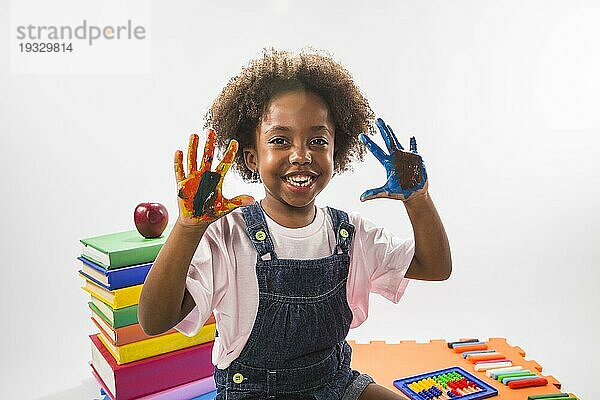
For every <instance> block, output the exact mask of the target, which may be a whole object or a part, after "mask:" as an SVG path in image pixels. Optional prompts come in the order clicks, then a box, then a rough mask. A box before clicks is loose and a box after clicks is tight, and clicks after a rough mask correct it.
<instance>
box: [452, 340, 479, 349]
mask: <svg viewBox="0 0 600 400" xmlns="http://www.w3.org/2000/svg"><path fill="white" fill-rule="evenodd" d="M473 342H479V339H466V340H460V341H458V342H450V343H448V348H449V349H451V348H452V346H453V345H455V344H457V343H473Z"/></svg>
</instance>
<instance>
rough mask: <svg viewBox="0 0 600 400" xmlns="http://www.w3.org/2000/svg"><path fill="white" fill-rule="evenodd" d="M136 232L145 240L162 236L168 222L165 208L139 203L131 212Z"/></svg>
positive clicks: (153, 204) (158, 205)
mask: <svg viewBox="0 0 600 400" xmlns="http://www.w3.org/2000/svg"><path fill="white" fill-rule="evenodd" d="M133 221H134V222H135V227H136V228H137V230H138V232H139V233H140V234H141V235H142V236H143V237H145V238H146V239H151V238H157V237H160V235H162V233H163V231H164V230H165V228H166V227H167V223H168V222H169V213H168V212H167V208H166V207H165V206H163V205H162V204H160V203H140V204H138V205H137V207H135V210H134V211H133Z"/></svg>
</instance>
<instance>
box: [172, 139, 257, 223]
mask: <svg viewBox="0 0 600 400" xmlns="http://www.w3.org/2000/svg"><path fill="white" fill-rule="evenodd" d="M216 136H217V134H216V133H215V131H214V130H212V129H209V130H208V137H207V139H206V143H205V145H204V154H203V156H202V163H201V165H200V169H197V163H196V158H197V152H198V135H196V134H192V135H190V144H189V146H188V159H187V161H188V176H187V177H186V176H185V172H184V170H183V152H182V151H181V150H177V151H176V152H175V179H176V180H177V189H178V203H179V218H180V220H181V222H182V223H185V224H190V225H193V224H203V223H205V224H208V223H211V222H213V221H215V220H217V219H218V218H220V217H222V216H223V215H225V214H227V213H229V212H231V211H233V210H234V209H236V208H237V207H241V206H246V205H250V204H253V203H254V198H253V197H252V196H248V195H241V196H236V197H234V198H233V199H226V198H224V197H223V194H222V190H221V188H222V186H223V179H224V178H225V174H226V173H227V171H228V170H229V167H230V166H231V163H232V162H233V159H234V157H235V154H236V153H237V150H238V142H237V141H236V140H232V141H231V142H229V146H228V147H227V151H226V152H225V155H224V156H223V160H221V162H220V163H219V165H218V166H217V169H216V170H215V171H211V167H212V161H213V156H214V153H215V140H216Z"/></svg>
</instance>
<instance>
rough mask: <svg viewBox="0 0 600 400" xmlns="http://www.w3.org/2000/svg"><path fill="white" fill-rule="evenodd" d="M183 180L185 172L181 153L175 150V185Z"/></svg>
mask: <svg viewBox="0 0 600 400" xmlns="http://www.w3.org/2000/svg"><path fill="white" fill-rule="evenodd" d="M184 179H185V172H184V171H183V151H181V150H177V151H176V152H175V180H176V181H177V183H179V182H181V181H182V180H184Z"/></svg>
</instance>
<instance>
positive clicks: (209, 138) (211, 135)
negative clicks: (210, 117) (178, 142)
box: [200, 129, 217, 172]
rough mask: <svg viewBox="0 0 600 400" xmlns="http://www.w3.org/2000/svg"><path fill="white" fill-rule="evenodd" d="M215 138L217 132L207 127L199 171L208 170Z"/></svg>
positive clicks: (210, 164) (213, 150) (211, 160)
mask: <svg viewBox="0 0 600 400" xmlns="http://www.w3.org/2000/svg"><path fill="white" fill-rule="evenodd" d="M216 140H217V134H216V133H215V131H214V130H212V129H209V130H208V132H207V135H206V142H205V143H204V154H202V165H201V166H200V172H206V171H210V169H211V167H212V162H213V157H214V155H215V142H216Z"/></svg>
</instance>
